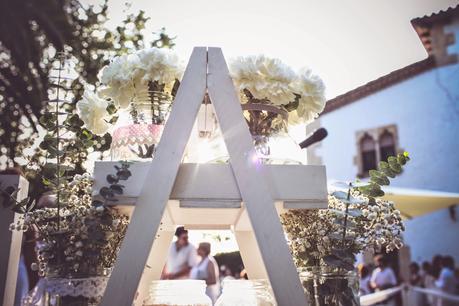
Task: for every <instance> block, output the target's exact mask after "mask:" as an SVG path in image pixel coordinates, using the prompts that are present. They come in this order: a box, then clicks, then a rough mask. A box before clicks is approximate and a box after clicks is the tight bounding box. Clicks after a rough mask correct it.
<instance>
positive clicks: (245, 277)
mask: <svg viewBox="0 0 459 306" xmlns="http://www.w3.org/2000/svg"><path fill="white" fill-rule="evenodd" d="M239 279H245V280H248V279H249V275H248V274H247V270H246V269H245V268H244V269H242V270H241V273H239Z"/></svg>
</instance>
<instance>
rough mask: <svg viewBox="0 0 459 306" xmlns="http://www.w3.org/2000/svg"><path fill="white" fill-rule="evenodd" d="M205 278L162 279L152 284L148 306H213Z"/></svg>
mask: <svg viewBox="0 0 459 306" xmlns="http://www.w3.org/2000/svg"><path fill="white" fill-rule="evenodd" d="M206 287H207V285H206V282H205V281H203V280H160V281H153V282H152V284H151V286H150V297H149V299H148V300H147V301H146V303H145V305H146V306H212V301H211V299H210V298H209V297H208V296H207V295H206Z"/></svg>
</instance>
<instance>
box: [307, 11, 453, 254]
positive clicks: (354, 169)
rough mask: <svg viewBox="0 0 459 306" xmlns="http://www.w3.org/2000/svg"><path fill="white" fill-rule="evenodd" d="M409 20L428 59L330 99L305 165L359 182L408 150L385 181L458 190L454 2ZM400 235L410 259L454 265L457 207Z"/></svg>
mask: <svg viewBox="0 0 459 306" xmlns="http://www.w3.org/2000/svg"><path fill="white" fill-rule="evenodd" d="M411 23H412V25H413V27H414V29H415V31H416V32H417V34H418V35H419V38H420V39H421V41H422V43H423V45H424V47H425V49H426V51H427V53H428V57H427V58H426V59H424V60H422V61H419V62H416V63H414V64H411V65H409V66H407V67H404V68H401V69H399V70H396V71H394V72H392V73H390V74H388V75H386V76H383V77H381V78H379V79H376V80H374V81H371V82H369V83H367V84H365V85H363V86H360V87H358V88H356V89H354V90H352V91H350V92H347V93H345V94H343V95H340V96H338V97H336V98H334V99H331V100H329V101H328V102H327V105H326V108H325V110H324V112H323V113H322V114H321V116H320V117H319V119H318V120H317V121H316V122H314V123H313V124H312V125H311V126H308V129H310V130H314V129H316V128H318V127H324V128H326V129H327V130H328V134H329V136H328V137H327V138H326V139H324V140H323V141H322V142H321V143H319V144H317V145H315V146H313V147H311V148H310V149H308V162H309V163H310V164H324V165H326V166H327V177H328V179H329V180H333V179H336V180H352V179H354V178H362V179H365V177H367V176H368V170H369V169H374V168H376V165H377V163H378V162H379V161H381V160H385V159H386V157H387V156H390V155H393V154H395V153H397V152H403V151H408V152H409V153H410V156H411V158H412V160H411V161H410V162H409V164H408V165H407V167H406V169H405V170H404V172H403V173H402V174H401V175H400V176H399V177H397V178H396V179H394V180H393V183H391V185H392V186H396V187H405V188H416V189H424V190H436V191H446V192H456V193H457V192H459V61H458V58H459V6H457V7H455V8H450V9H448V10H446V11H441V12H439V13H435V14H432V15H430V16H424V17H421V18H416V19H413V20H412V21H411ZM458 204H459V203H458ZM457 210H458V213H459V208H458V209H457ZM406 217H408V218H409V217H410V216H406ZM404 239H405V242H406V244H407V245H408V246H409V247H410V250H411V258H412V260H415V261H418V262H420V261H424V260H430V259H431V258H432V257H433V256H434V255H436V254H443V255H452V256H454V257H455V259H456V262H458V263H459V217H458V218H456V208H455V207H451V208H449V209H442V210H438V211H435V212H433V213H429V214H426V215H423V216H419V217H415V218H411V219H408V220H407V221H406V232H405V235H404Z"/></svg>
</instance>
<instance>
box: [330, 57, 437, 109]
mask: <svg viewBox="0 0 459 306" xmlns="http://www.w3.org/2000/svg"><path fill="white" fill-rule="evenodd" d="M434 67H435V60H434V59H433V58H432V57H428V58H426V59H425V60H422V61H419V62H416V63H414V64H411V65H409V66H406V67H404V68H402V69H398V70H395V71H393V72H391V73H389V74H387V75H385V76H382V77H380V78H378V79H376V80H374V81H371V82H368V83H367V84H365V85H362V86H360V87H357V88H356V89H353V90H351V91H348V92H347V93H345V94H342V95H339V96H337V97H335V98H333V99H330V100H328V101H327V104H326V105H325V109H324V111H323V112H322V115H323V114H326V113H329V112H332V111H334V110H336V109H338V108H340V107H343V106H345V105H348V104H350V103H352V102H354V101H357V100H359V99H362V98H364V97H366V96H369V95H371V94H373V93H375V92H377V91H379V90H382V89H384V88H387V87H389V86H391V85H394V84H396V83H399V82H401V81H403V80H406V79H409V78H411V77H414V76H416V75H418V74H420V73H422V72H424V71H427V70H430V69H432V68H434Z"/></svg>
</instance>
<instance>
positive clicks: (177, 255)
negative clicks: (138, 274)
mask: <svg viewBox="0 0 459 306" xmlns="http://www.w3.org/2000/svg"><path fill="white" fill-rule="evenodd" d="M175 236H176V237H177V240H176V241H175V242H173V243H172V245H171V246H170V248H169V255H168V258H167V262H166V266H165V267H164V269H163V273H162V275H161V279H186V278H189V275H190V270H191V268H192V267H193V266H195V265H196V264H197V262H198V256H197V252H196V248H195V247H194V246H193V245H192V244H191V243H189V242H188V231H187V230H186V229H185V228H184V227H183V226H180V227H177V229H176V230H175Z"/></svg>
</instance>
